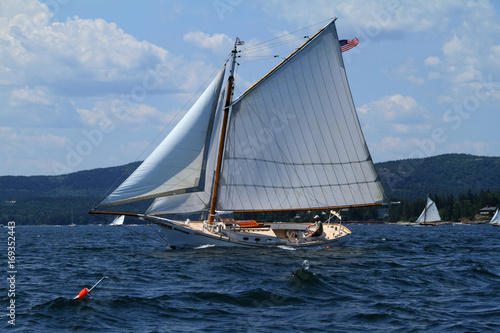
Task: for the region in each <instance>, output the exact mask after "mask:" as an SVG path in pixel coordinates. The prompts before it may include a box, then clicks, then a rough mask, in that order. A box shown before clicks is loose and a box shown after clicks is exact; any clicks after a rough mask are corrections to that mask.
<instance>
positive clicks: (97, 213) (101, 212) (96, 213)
mask: <svg viewBox="0 0 500 333" xmlns="http://www.w3.org/2000/svg"><path fill="white" fill-rule="evenodd" d="M88 213H89V214H91V215H125V216H133V217H139V216H143V215H144V214H137V213H127V212H107V211H103V210H91V211H89V212H88Z"/></svg>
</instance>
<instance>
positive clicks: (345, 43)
mask: <svg viewBox="0 0 500 333" xmlns="http://www.w3.org/2000/svg"><path fill="white" fill-rule="evenodd" d="M339 43H340V49H341V50H342V52H345V51H347V50H350V49H352V48H353V47H355V46H356V45H358V44H359V40H358V38H357V37H356V38H354V39H342V40H339Z"/></svg>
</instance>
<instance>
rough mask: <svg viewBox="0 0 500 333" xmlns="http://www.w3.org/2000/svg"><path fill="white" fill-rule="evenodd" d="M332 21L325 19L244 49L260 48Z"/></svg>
mask: <svg viewBox="0 0 500 333" xmlns="http://www.w3.org/2000/svg"><path fill="white" fill-rule="evenodd" d="M333 19H334V18H329V19H327V20H323V21H320V22H317V23H314V24H311V25H309V26H307V27H304V28H300V29H297V30H295V31H292V32H289V33H286V34H283V35H280V36H277V37H274V38H271V39H269V40H266V41H263V42H261V43H257V44H255V45H250V46H249V47H247V48H245V49H246V50H248V49H252V48H255V47H257V46H260V45H263V44H265V43H269V42H270V41H273V40H276V39H280V38H282V37H284V36H288V35H291V34H294V33H296V32H299V31H301V30H305V29H309V28H311V27H314V26H316V25H319V24H323V23H325V22H330V21H332V20H333Z"/></svg>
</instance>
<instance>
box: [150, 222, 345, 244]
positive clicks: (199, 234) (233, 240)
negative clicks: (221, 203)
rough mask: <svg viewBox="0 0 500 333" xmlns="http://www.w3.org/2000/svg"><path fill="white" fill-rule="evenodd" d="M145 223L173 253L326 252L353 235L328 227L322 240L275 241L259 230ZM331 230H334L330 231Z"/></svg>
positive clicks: (278, 226)
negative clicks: (211, 250) (240, 249)
mask: <svg viewBox="0 0 500 333" xmlns="http://www.w3.org/2000/svg"><path fill="white" fill-rule="evenodd" d="M143 219H144V220H147V221H148V222H152V223H154V224H157V225H159V226H160V227H161V232H162V233H163V234H164V235H165V237H166V240H167V242H168V244H169V246H170V247H171V248H172V249H178V248H196V247H203V246H219V247H220V246H222V247H245V248H275V247H291V248H325V247H333V246H342V245H345V244H346V243H348V242H349V240H350V236H351V232H350V231H349V229H347V228H346V227H344V226H341V225H326V226H325V229H326V232H325V234H324V235H323V237H317V238H310V239H309V238H299V237H297V238H288V237H272V236H270V235H269V233H268V234H265V233H261V232H259V230H257V231H255V230H252V229H249V230H239V231H237V232H234V231H232V232H231V231H225V230H219V231H215V232H210V231H203V230H201V228H199V227H194V226H193V225H194V224H196V223H202V222H191V223H190V224H187V223H183V222H180V221H174V220H168V219H164V218H159V217H144V218H143ZM272 225H273V226H274V228H275V229H276V230H275V231H273V232H279V231H280V229H281V231H283V233H284V232H285V230H286V231H287V230H293V231H296V232H297V234H299V233H300V232H301V230H299V228H302V229H305V228H306V227H307V226H308V224H300V223H273V224H272ZM291 228H295V229H291ZM329 229H332V230H329ZM333 231H335V232H336V233H337V234H336V235H335V236H334V237H332V236H331V237H327V235H329V234H332V232H333Z"/></svg>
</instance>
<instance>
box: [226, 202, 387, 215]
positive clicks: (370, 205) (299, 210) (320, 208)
mask: <svg viewBox="0 0 500 333" xmlns="http://www.w3.org/2000/svg"><path fill="white" fill-rule="evenodd" d="M384 205H385V203H383V202H380V203H373V204H362V205H347V206H331V207H313V208H296V209H266V210H234V211H232V212H233V213H235V214H242V213H279V212H305V211H313V210H331V209H345V208H360V207H373V206H384Z"/></svg>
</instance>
